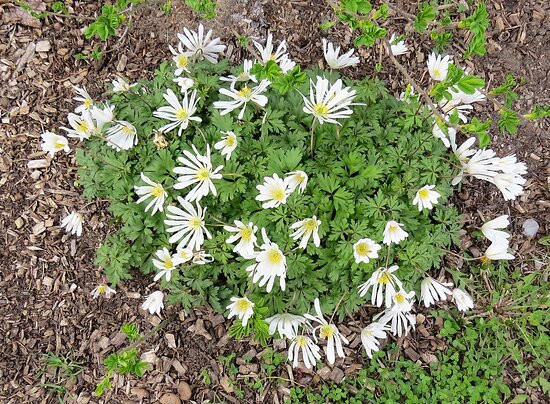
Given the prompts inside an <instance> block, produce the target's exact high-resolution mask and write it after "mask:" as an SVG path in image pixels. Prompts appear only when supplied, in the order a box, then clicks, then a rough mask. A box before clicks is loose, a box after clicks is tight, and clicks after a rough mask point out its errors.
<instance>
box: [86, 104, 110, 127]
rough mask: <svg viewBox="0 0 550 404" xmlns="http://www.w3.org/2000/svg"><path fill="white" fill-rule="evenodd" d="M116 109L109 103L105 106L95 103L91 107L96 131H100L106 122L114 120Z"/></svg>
mask: <svg viewBox="0 0 550 404" xmlns="http://www.w3.org/2000/svg"><path fill="white" fill-rule="evenodd" d="M114 110H115V106H114V105H109V104H105V107H103V108H99V107H98V106H96V105H94V106H93V107H92V108H91V109H90V115H91V116H92V118H93V119H94V120H95V127H96V132H98V133H100V132H101V130H102V129H103V126H104V125H105V124H106V123H110V122H112V121H113V119H114V117H115V114H114Z"/></svg>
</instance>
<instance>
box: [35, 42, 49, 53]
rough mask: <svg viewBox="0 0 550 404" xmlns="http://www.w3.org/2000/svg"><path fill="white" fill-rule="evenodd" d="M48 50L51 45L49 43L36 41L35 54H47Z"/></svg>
mask: <svg viewBox="0 0 550 404" xmlns="http://www.w3.org/2000/svg"><path fill="white" fill-rule="evenodd" d="M50 49H51V45H50V41H48V40H45V41H38V42H37V43H36V48H35V50H36V51H37V52H48V51H49V50H50Z"/></svg>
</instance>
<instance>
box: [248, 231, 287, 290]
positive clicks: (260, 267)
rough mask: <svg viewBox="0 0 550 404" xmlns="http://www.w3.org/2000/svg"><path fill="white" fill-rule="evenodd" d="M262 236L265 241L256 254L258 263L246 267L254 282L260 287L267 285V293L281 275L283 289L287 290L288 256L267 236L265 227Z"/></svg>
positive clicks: (280, 280)
mask: <svg viewBox="0 0 550 404" xmlns="http://www.w3.org/2000/svg"><path fill="white" fill-rule="evenodd" d="M261 232H262V238H263V241H264V243H263V244H262V245H261V246H260V250H261V251H260V252H258V253H257V255H256V263H255V264H252V265H250V266H249V267H247V268H246V271H247V272H249V276H251V277H252V282H253V283H256V282H258V281H259V283H258V285H259V286H260V287H263V286H264V285H266V284H267V286H266V291H267V293H269V292H271V289H273V283H274V282H275V278H276V277H277V276H278V277H279V285H280V286H281V290H285V285H286V257H285V255H284V254H283V252H282V251H281V249H280V248H279V246H278V245H277V243H273V242H271V240H269V238H268V237H267V233H266V231H265V229H264V228H263V227H262V230H261Z"/></svg>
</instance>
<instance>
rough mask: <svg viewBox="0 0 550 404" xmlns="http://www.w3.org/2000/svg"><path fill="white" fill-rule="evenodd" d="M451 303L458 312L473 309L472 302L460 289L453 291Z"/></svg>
mask: <svg viewBox="0 0 550 404" xmlns="http://www.w3.org/2000/svg"><path fill="white" fill-rule="evenodd" d="M453 302H454V303H455V304H456V307H457V308H458V310H459V311H467V310H470V309H473V308H474V300H473V299H472V297H471V296H470V295H469V294H468V293H467V292H465V291H463V290H462V289H458V288H455V289H453Z"/></svg>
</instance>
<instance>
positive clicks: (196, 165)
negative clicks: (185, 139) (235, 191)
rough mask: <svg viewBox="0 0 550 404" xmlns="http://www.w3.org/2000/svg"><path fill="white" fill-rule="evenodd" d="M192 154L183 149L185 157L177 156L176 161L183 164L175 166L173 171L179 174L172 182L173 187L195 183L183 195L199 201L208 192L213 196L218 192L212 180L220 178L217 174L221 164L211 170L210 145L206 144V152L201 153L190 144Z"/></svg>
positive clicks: (181, 187) (184, 186)
mask: <svg viewBox="0 0 550 404" xmlns="http://www.w3.org/2000/svg"><path fill="white" fill-rule="evenodd" d="M192 148H193V151H194V152H195V154H194V155H193V154H192V153H191V152H189V151H187V150H184V151H183V154H184V156H185V157H178V161H179V162H180V163H182V164H183V167H175V168H174V169H173V171H174V172H175V173H176V174H181V176H180V177H178V182H176V183H175V184H174V188H175V189H184V188H187V187H188V186H190V185H193V184H196V185H195V186H194V188H193V189H192V190H191V191H189V193H188V194H187V195H186V196H185V200H187V201H190V202H193V201H200V200H201V199H202V197H203V196H206V195H208V193H209V192H212V194H213V195H214V196H215V195H217V194H218V192H217V191H216V187H215V186H214V183H213V182H212V180H219V179H220V178H222V175H221V174H218V171H220V170H221V169H222V168H223V166H218V167H216V169H215V170H212V161H211V160H210V145H206V154H205V155H202V154H200V153H199V152H198V150H197V148H196V147H195V145H192Z"/></svg>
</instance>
